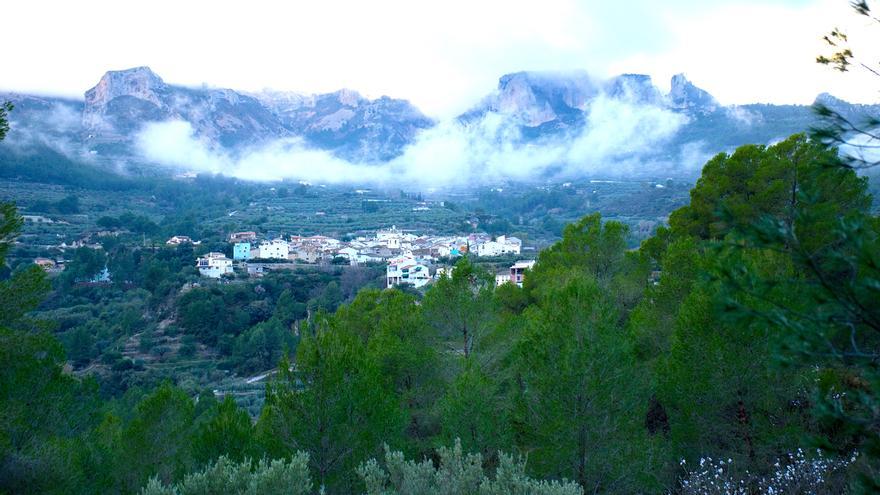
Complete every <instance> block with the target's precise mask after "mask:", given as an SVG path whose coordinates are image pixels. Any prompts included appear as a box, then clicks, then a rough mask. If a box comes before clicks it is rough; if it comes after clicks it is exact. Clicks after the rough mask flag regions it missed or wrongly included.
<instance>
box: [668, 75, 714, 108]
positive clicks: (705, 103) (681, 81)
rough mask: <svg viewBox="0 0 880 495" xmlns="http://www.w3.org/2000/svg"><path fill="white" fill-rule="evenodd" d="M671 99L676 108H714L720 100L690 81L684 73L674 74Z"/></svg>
mask: <svg viewBox="0 0 880 495" xmlns="http://www.w3.org/2000/svg"><path fill="white" fill-rule="evenodd" d="M669 101H670V103H671V104H672V106H673V107H674V108H678V109H685V110H703V111H706V110H714V109H716V108H718V101H716V100H715V97H713V96H712V95H711V94H709V93H708V92H707V91H705V90H703V89H700V88H698V87H696V86H694V84H693V83H692V82H690V81H689V80H688V79H687V77H685V75H684V74H676V75H674V76H672V84H671V89H670V91H669Z"/></svg>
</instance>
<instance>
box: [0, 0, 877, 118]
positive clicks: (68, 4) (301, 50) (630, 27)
mask: <svg viewBox="0 0 880 495" xmlns="http://www.w3.org/2000/svg"><path fill="white" fill-rule="evenodd" d="M848 4H849V2H848V1H847V0H762V1H733V0H711V1H705V0H702V1H697V0H692V1H685V0H663V1H657V0H632V1H629V2H626V1H610V0H582V1H576V0H541V1H540V2H538V1H534V0H532V1H520V0H499V1H495V0H442V1H430V2H429V1H419V0H399V1H397V0H391V1H383V0H371V1H365V0H352V1H332V0H322V1H314V2H277V1H271V2H270V1H259V0H250V1H246V2H245V1H241V0H235V1H227V0H210V1H184V0H176V1H165V0H152V1H149V2H125V1H119V0H114V1H69V0H60V1H55V2H50V1H42V0H27V1H18V2H7V3H6V4H5V5H4V6H3V7H2V10H0V12H2V14H0V18H2V19H3V23H2V28H0V32H2V37H3V39H4V53H3V55H2V63H0V89H3V90H13V91H21V92H33V93H42V94H60V95H67V96H77V97H81V95H82V93H83V92H84V91H85V90H86V89H88V88H90V87H91V86H93V85H94V84H95V83H96V82H97V80H98V79H99V78H100V76H101V74H103V73H104V72H105V71H106V70H111V69H123V68H128V67H133V66H139V65H148V66H150V67H151V68H152V69H153V70H154V71H156V72H157V73H158V74H159V75H160V76H162V78H163V79H165V81H167V82H170V83H176V84H184V85H200V84H207V85H210V86H217V87H231V88H235V89H242V90H250V91H258V90H261V89H276V90H290V91H297V92H303V93H313V92H328V91H334V90H336V89H339V88H342V87H347V88H352V89H356V90H358V91H360V92H361V93H363V94H365V95H367V96H370V97H377V96H381V95H383V94H387V95H390V96H394V97H399V98H407V99H410V100H411V101H413V103H415V104H416V105H417V106H418V107H420V108H421V109H422V110H423V111H425V112H426V113H429V114H430V115H433V116H438V117H443V116H448V115H452V114H455V113H457V112H460V111H462V110H463V109H465V108H467V107H469V106H470V105H472V104H473V103H474V102H475V101H476V100H478V99H479V98H480V97H482V96H483V95H485V94H486V93H488V92H489V91H491V90H492V89H493V88H494V87H495V86H496V84H497V80H498V77H499V76H500V75H502V74H505V73H509V72H515V71H519V70H569V69H586V70H588V71H590V72H591V73H593V74H595V75H597V76H600V77H605V76H610V75H614V74H618V73H622V72H639V73H647V74H651V75H652V76H654V78H655V82H656V83H657V85H658V86H660V87H661V88H668V85H669V82H668V80H669V77H670V76H671V75H672V74H674V73H677V72H684V73H685V74H686V75H687V76H688V77H689V78H690V79H691V80H692V81H693V82H694V83H696V84H697V85H698V86H701V87H703V88H704V89H706V90H708V91H709V92H711V93H712V94H714V95H715V96H716V97H717V98H718V99H719V100H721V102H722V103H751V102H775V103H810V102H811V101H812V100H813V98H814V97H815V96H816V94H818V93H820V92H822V91H829V92H832V93H834V94H836V95H838V96H842V97H844V98H847V99H850V100H853V101H863V102H875V101H880V98H878V92H877V91H878V89H880V84H878V79H877V78H872V77H868V76H866V75H860V74H857V73H852V74H849V75H846V76H844V75H839V74H837V73H835V72H834V71H831V70H830V69H828V68H823V67H821V66H818V65H817V64H815V63H814V60H815V57H816V55H817V54H818V53H822V52H827V50H825V48H824V47H823V45H822V43H821V41H820V39H821V37H822V35H824V34H825V33H826V32H827V31H829V30H830V29H831V28H833V27H835V26H840V27H846V28H847V29H849V32H850V33H852V36H851V38H854V39H853V41H855V42H856V43H857V44H856V46H871V47H880V42H878V37H877V36H876V35H875V33H873V31H877V32H880V26H878V27H877V28H874V29H873V31H872V30H871V29H868V23H867V22H866V20H865V19H864V18H861V17H858V16H856V15H855V14H852V13H851V9H850V8H849V7H848ZM864 54H865V55H866V56H869V55H876V53H874V54H868V53H864ZM873 59H874V60H880V57H877V56H875V57H873Z"/></svg>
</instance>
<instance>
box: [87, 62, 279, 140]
mask: <svg viewBox="0 0 880 495" xmlns="http://www.w3.org/2000/svg"><path fill="white" fill-rule="evenodd" d="M165 120H184V121H187V122H189V123H190V124H191V125H192V126H193V130H194V132H195V134H196V135H197V136H200V137H202V138H205V139H208V140H209V141H211V142H214V143H217V144H219V145H220V146H224V147H232V146H237V145H242V144H255V143H259V142H261V141H264V140H266V139H271V138H276V137H282V136H286V135H288V134H289V131H288V130H287V129H286V128H285V127H284V126H283V125H281V123H280V122H279V121H278V119H277V117H276V116H275V115H274V114H273V113H272V112H270V111H269V110H268V109H266V108H265V107H264V106H263V105H262V104H260V102H259V101H258V100H257V99H256V98H253V97H251V96H247V95H243V94H241V93H237V92H235V91H232V90H229V89H207V88H202V89H196V88H186V87H181V86H173V85H170V84H166V83H165V82H164V81H163V80H162V78H160V77H159V76H157V75H156V74H155V73H154V72H153V71H152V70H150V68H149V67H136V68H133V69H128V70H121V71H110V72H107V73H106V74H104V76H103V77H102V78H101V80H100V81H98V84H97V85H96V86H95V87H93V88H92V89H90V90H88V91H86V93H85V104H84V107H83V115H82V125H83V132H84V133H85V136H84V138H85V140H86V144H87V145H89V146H91V147H95V146H98V145H102V144H107V143H125V142H128V141H129V140H130V139H131V138H132V136H133V135H134V134H135V133H136V132H137V131H138V130H140V128H141V127H142V126H143V124H144V123H146V122H151V121H165Z"/></svg>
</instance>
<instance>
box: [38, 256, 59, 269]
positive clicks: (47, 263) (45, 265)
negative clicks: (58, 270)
mask: <svg viewBox="0 0 880 495" xmlns="http://www.w3.org/2000/svg"><path fill="white" fill-rule="evenodd" d="M34 264H35V265H37V266H39V267H40V268H42V269H43V270H46V271H47V272H48V271H50V270H54V269H55V266H56V263H55V262H54V261H53V260H50V259H49V258H36V259H34Z"/></svg>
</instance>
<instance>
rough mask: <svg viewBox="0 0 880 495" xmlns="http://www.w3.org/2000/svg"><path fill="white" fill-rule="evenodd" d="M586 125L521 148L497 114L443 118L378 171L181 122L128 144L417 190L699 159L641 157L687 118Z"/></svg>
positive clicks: (617, 105) (646, 113) (162, 159)
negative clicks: (245, 143)
mask: <svg viewBox="0 0 880 495" xmlns="http://www.w3.org/2000/svg"><path fill="white" fill-rule="evenodd" d="M585 117H586V121H587V123H586V126H585V127H584V130H583V131H582V132H580V133H578V134H576V135H573V136H567V137H564V138H563V137H560V138H555V139H551V140H543V141H537V142H524V141H523V140H522V139H521V136H520V131H519V127H518V126H517V125H516V124H515V123H514V122H513V121H512V120H511V119H510V118H508V117H506V116H503V115H500V114H497V113H491V112H490V113H487V114H486V115H484V116H483V117H482V118H481V119H479V120H477V121H475V122H472V123H469V124H466V125H465V124H462V123H461V122H459V121H457V120H454V119H449V120H445V121H442V122H441V123H440V124H438V125H437V126H435V127H433V128H430V129H427V130H424V131H422V132H421V133H420V134H419V135H418V136H417V138H416V139H415V141H414V142H413V143H412V144H410V145H409V146H407V147H406V148H405V149H404V150H403V153H402V155H401V156H399V157H397V158H395V159H393V160H391V161H389V162H387V163H381V164H375V163H371V164H368V163H355V162H351V161H347V160H344V159H341V158H338V157H335V156H333V155H332V154H330V153H329V152H326V151H321V150H315V149H310V148H309V147H308V146H307V145H306V144H305V143H304V142H303V141H302V140H301V139H299V138H286V139H279V140H276V141H274V142H271V143H269V144H266V145H263V146H260V147H252V148H246V149H240V150H234V151H228V150H223V149H219V148H216V147H213V146H212V145H211V144H210V143H208V142H207V141H204V140H201V139H199V138H198V137H197V136H195V134H194V131H193V128H192V126H191V125H190V124H189V123H188V122H184V121H168V122H161V123H150V124H147V125H146V126H145V127H144V129H143V130H142V131H141V132H140V133H139V134H138V136H137V138H136V148H137V149H138V151H139V152H140V153H141V155H142V156H143V158H145V159H146V160H149V161H151V162H155V163H158V164H161V165H165V166H170V167H175V168H180V169H185V170H193V171H200V172H209V173H222V174H224V175H227V176H234V177H239V178H244V179H249V180H259V181H276V180H282V179H294V180H307V181H311V182H319V183H390V182H395V183H398V184H417V185H421V186H441V185H468V184H475V183H486V182H491V181H498V180H505V179H511V180H525V179H534V178H538V177H574V176H585V175H593V176H596V175H603V176H624V175H627V176H633V175H635V176H642V177H644V176H648V175H651V174H653V173H660V174H670V173H687V172H693V171H695V170H697V169H698V167H699V166H701V165H702V163H703V161H704V159H705V155H703V154H702V153H700V152H699V147H698V146H696V147H694V146H691V147H689V148H688V151H687V153H685V154H683V156H681V157H678V158H677V159H676V160H675V161H676V163H669V162H659V161H657V160H656V159H653V158H650V157H649V155H651V154H652V153H653V152H654V151H655V150H656V148H657V147H658V146H659V145H662V144H663V143H664V142H666V141H667V140H669V139H670V138H672V137H673V136H674V135H675V133H676V132H677V131H678V130H679V128H680V127H681V126H682V125H684V124H685V123H686V119H687V118H686V117H685V116H683V115H681V114H677V113H674V112H672V111H670V110H667V109H664V108H661V107H659V106H653V105H639V104H634V103H629V102H626V101H621V100H616V99H610V98H607V97H604V96H600V97H598V98H596V99H595V100H593V102H592V103H591V106H590V109H589V110H588V112H587V113H586V115H585Z"/></svg>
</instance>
